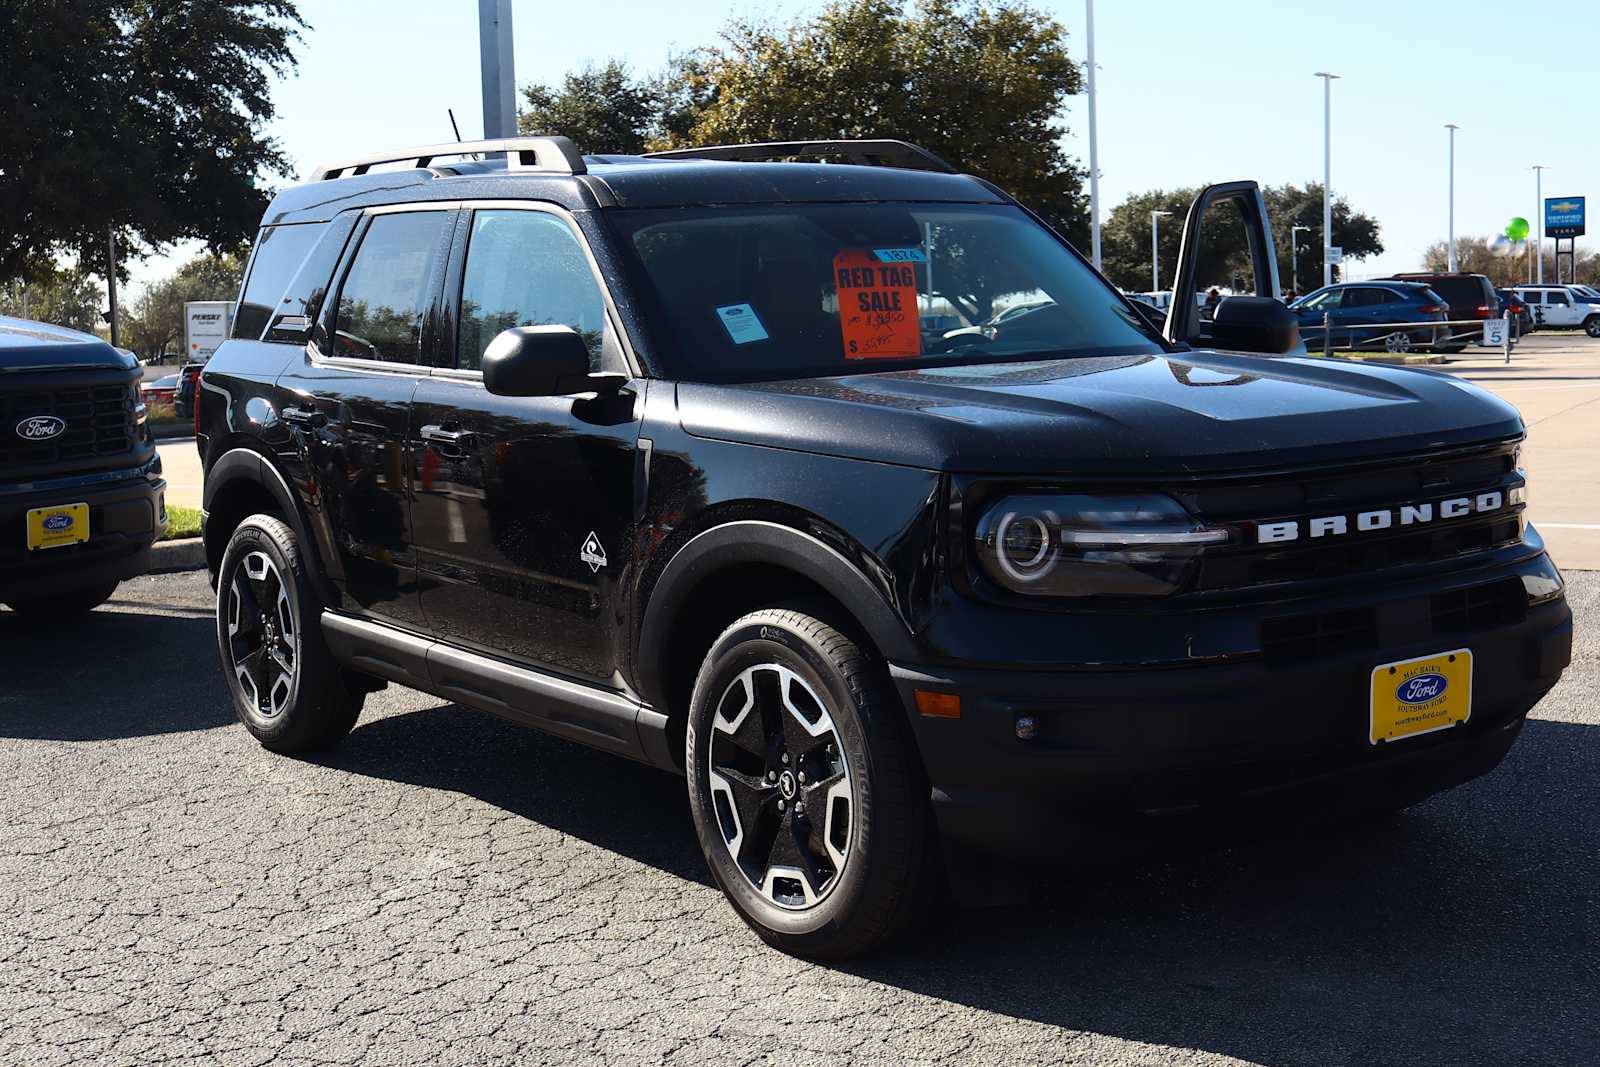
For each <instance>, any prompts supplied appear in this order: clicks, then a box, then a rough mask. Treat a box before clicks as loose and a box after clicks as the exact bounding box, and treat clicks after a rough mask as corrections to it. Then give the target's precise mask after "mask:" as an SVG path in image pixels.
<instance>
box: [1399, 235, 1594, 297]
mask: <svg viewBox="0 0 1600 1067" xmlns="http://www.w3.org/2000/svg"><path fill="white" fill-rule="evenodd" d="M1491 240H1493V238H1490V237H1457V238H1456V269H1457V270H1463V271H1470V272H1471V273H1474V274H1486V275H1488V277H1489V280H1490V281H1492V282H1494V284H1495V287H1496V288H1500V289H1504V288H1507V287H1509V286H1513V285H1527V284H1528V277H1529V274H1528V253H1531V252H1532V243H1530V244H1529V245H1528V246H1527V249H1526V250H1525V251H1524V252H1523V253H1521V254H1518V255H1512V256H1505V257H1503V258H1502V257H1499V256H1496V255H1495V254H1494V253H1493V252H1491V251H1490V250H1489V247H1490V246H1489V242H1490V241H1491ZM1449 267H1450V249H1449V246H1448V245H1447V244H1446V243H1445V242H1444V241H1438V242H1435V243H1434V244H1431V245H1429V246H1428V249H1427V251H1425V252H1423V253H1422V269H1423V270H1426V271H1444V270H1448V269H1449ZM1576 268H1577V280H1578V282H1579V283H1581V284H1583V285H1593V284H1595V283H1596V282H1600V254H1597V253H1594V252H1584V253H1582V254H1581V255H1579V256H1578V257H1577V262H1576ZM1561 276H1562V278H1563V279H1565V280H1567V281H1571V279H1570V278H1568V277H1567V264H1566V262H1565V261H1563V262H1562V264H1561ZM1544 278H1545V282H1546V283H1547V284H1553V283H1554V282H1555V278H1556V267H1555V256H1554V255H1553V254H1552V252H1551V250H1550V249H1549V248H1548V247H1546V249H1545V257H1544Z"/></svg>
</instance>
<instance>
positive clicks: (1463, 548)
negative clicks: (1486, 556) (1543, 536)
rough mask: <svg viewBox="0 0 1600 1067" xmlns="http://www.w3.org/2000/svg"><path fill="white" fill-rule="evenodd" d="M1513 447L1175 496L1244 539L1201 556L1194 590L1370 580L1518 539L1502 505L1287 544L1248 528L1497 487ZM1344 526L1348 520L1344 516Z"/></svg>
mask: <svg viewBox="0 0 1600 1067" xmlns="http://www.w3.org/2000/svg"><path fill="white" fill-rule="evenodd" d="M1515 468H1516V445H1515V443H1506V444H1500V445H1494V446H1489V447H1485V448H1480V449H1474V450H1470V451H1466V452H1460V453H1455V454H1453V455H1447V456H1442V457H1433V458H1428V457H1422V458H1416V459H1407V460H1398V461H1390V462H1387V463H1380V464H1364V465H1361V466H1356V467H1351V468H1348V469H1345V470H1341V471H1332V472H1327V471H1316V472H1308V473H1306V474H1301V475H1293V474H1291V475H1282V476H1278V477H1275V478H1270V479H1261V480H1255V481H1248V482H1247V481H1242V480H1240V481H1235V482H1230V483H1223V484H1218V485H1214V486H1205V487H1201V488H1198V489H1194V490H1191V491H1189V492H1187V493H1184V494H1180V496H1181V498H1182V499H1183V502H1184V504H1185V505H1186V506H1187V507H1188V508H1189V509H1190V510H1191V512H1192V513H1194V514H1196V515H1198V516H1200V518H1201V520H1202V521H1203V522H1204V523H1206V524H1207V525H1208V526H1228V525H1232V524H1236V525H1237V527H1238V528H1239V529H1240V530H1241V531H1242V534H1241V536H1242V538H1243V543H1238V544H1234V545H1231V546H1228V547H1225V548H1220V549H1216V550H1212V551H1208V552H1207V553H1205V555H1204V556H1203V558H1202V560H1201V562H1200V565H1199V568H1198V571H1197V573H1196V575H1195V578H1194V584H1193V588H1194V589H1196V590H1227V589H1247V588H1250V587H1252V586H1264V585H1272V584H1277V583H1283V582H1305V581H1328V580H1339V579H1346V578H1361V577H1366V576H1370V575H1372V574H1374V573H1376V572H1381V571H1385V570H1388V569H1390V568H1394V567H1403V566H1408V565H1413V564H1425V563H1437V562H1442V561H1448V560H1458V559H1461V558H1463V557H1469V556H1472V555H1476V554H1478V553H1481V552H1486V551H1489V550H1491V549H1494V548H1499V547H1502V546H1505V545H1512V544H1516V543H1517V542H1518V541H1520V540H1521V539H1522V520H1521V515H1520V510H1521V509H1520V508H1511V507H1503V508H1500V509H1497V510H1495V511H1492V512H1487V513H1482V514H1479V513H1473V514H1470V515H1466V516H1462V517H1460V518H1455V519H1443V518H1437V519H1435V520H1434V521H1431V522H1428V523H1425V524H1416V525H1409V526H1401V525H1399V524H1396V525H1394V526H1393V527H1391V528H1389V529H1385V530H1374V531H1369V532H1356V531H1354V530H1352V532H1351V533H1348V534H1343V535H1339V536H1327V537H1320V538H1315V539H1312V538H1309V537H1305V536H1302V537H1301V538H1300V539H1298V540H1295V541H1290V542H1280V543H1268V544H1256V543H1251V542H1250V538H1253V537H1254V530H1255V523H1257V522H1267V521H1277V520H1281V519H1295V520H1300V521H1301V522H1302V529H1303V527H1304V520H1308V519H1310V518H1313V517H1316V516H1331V515H1344V516H1354V515H1356V514H1359V513H1361V512H1363V511H1368V510H1374V509H1393V508H1398V507H1399V506H1401V505H1405V504H1418V503H1426V502H1433V501H1438V500H1440V499H1442V498H1448V497H1453V496H1476V494H1478V493H1480V492H1485V491H1493V490H1500V491H1504V490H1505V489H1506V488H1508V487H1509V486H1510V485H1511V484H1513V483H1515V482H1517V481H1518V479H1517V478H1516V476H1515ZM1352 525H1353V520H1352Z"/></svg>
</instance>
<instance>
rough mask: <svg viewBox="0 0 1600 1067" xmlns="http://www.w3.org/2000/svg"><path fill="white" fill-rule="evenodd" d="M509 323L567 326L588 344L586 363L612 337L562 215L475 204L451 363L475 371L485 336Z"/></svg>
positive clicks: (594, 361)
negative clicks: (477, 205)
mask: <svg viewBox="0 0 1600 1067" xmlns="http://www.w3.org/2000/svg"><path fill="white" fill-rule="evenodd" d="M513 326H571V327H572V328H573V329H574V330H577V331H578V333H579V334H581V335H582V336H583V339H584V341H585V343H587V344H588V346H589V366H590V369H592V370H598V369H600V367H601V366H602V365H603V364H604V362H605V360H604V358H603V354H604V352H605V350H606V349H607V348H608V347H614V346H615V345H616V343H617V342H616V338H615V337H614V336H613V335H612V333H611V325H610V320H609V319H608V317H607V316H606V307H605V300H604V298H603V297H602V296H601V293H600V286H599V285H598V284H597V283H596V282H595V279H594V273H593V272H592V271H591V270H590V269H589V260H588V257H587V256H585V255H584V251H583V246H582V245H581V244H579V243H578V238H577V236H576V235H575V234H574V233H573V232H572V230H571V229H570V228H569V227H568V226H567V224H566V222H564V221H563V220H562V219H560V218H559V217H557V216H555V215H551V214H548V213H546V212H543V211H523V210H516V209H507V210H484V211H478V212H475V213H474V214H473V216H472V232H471V235H470V236H469V237H468V240H467V264H466V270H465V271H464V273H463V274H462V279H461V326H460V333H459V334H458V336H457V339H456V366H457V367H459V368H461V369H463V370H477V369H478V368H479V367H481V366H482V365H483V352H484V349H486V348H488V347H489V342H490V341H493V340H494V339H495V336H496V335H497V334H499V333H500V332H501V331H502V330H508V329H510V328H511V327H513Z"/></svg>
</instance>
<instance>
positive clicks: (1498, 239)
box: [1489, 233, 1511, 259]
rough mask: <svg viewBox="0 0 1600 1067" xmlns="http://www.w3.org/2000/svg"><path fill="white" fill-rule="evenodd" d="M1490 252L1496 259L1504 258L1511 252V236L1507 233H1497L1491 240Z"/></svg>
mask: <svg viewBox="0 0 1600 1067" xmlns="http://www.w3.org/2000/svg"><path fill="white" fill-rule="evenodd" d="M1489 254H1490V255H1492V256H1494V257H1495V258H1496V259H1504V258H1505V257H1507V256H1509V255H1510V254H1511V238H1509V237H1507V236H1506V235H1505V234H1503V233H1501V234H1496V235H1495V238H1494V240H1492V241H1490V242H1489Z"/></svg>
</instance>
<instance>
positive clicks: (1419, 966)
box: [844, 720, 1600, 1067]
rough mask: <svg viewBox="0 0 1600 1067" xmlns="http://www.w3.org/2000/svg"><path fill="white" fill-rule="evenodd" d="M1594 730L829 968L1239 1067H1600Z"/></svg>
mask: <svg viewBox="0 0 1600 1067" xmlns="http://www.w3.org/2000/svg"><path fill="white" fill-rule="evenodd" d="M1597 780H1600V728H1596V727H1594V726H1586V725H1578V724H1572V723H1561V722H1549V721H1541V720H1535V721H1531V722H1529V723H1528V725H1527V727H1526V729H1525V730H1524V732H1523V735H1522V737H1521V739H1520V741H1519V742H1518V744H1517V746H1516V747H1515V748H1514V749H1513V750H1512V752H1511V755H1510V756H1509V757H1508V758H1507V760H1506V762H1505V764H1503V765H1502V766H1501V767H1500V768H1499V769H1498V770H1497V771H1495V772H1493V773H1492V774H1490V775H1489V776H1487V777H1485V778H1483V779H1480V780H1478V781H1476V782H1473V783H1469V784H1467V785H1465V786H1463V787H1461V788H1460V789H1458V790H1456V791H1454V792H1451V793H1448V794H1445V795H1443V796H1440V797H1436V798H1434V799H1433V800H1431V801H1429V802H1427V803H1425V804H1422V805H1420V806H1418V807H1417V808H1414V809H1412V810H1411V811H1410V812H1408V813H1407V814H1406V815H1404V816H1399V817H1395V818H1390V819H1383V820H1377V821H1369V822H1365V823H1361V824H1357V825H1353V826H1347V827H1343V828H1339V829H1332V828H1324V829H1320V830H1312V831H1300V832H1296V833H1287V834H1286V833H1282V832H1279V833H1277V834H1272V835H1266V836H1257V837H1256V838H1255V839H1253V840H1249V841H1247V842H1245V843H1241V844H1236V845H1234V846H1232V847H1228V848H1221V849H1217V850H1215V851H1212V852H1209V853H1200V852H1195V853H1193V854H1187V855H1183V856H1180V857H1178V858H1168V859H1162V858H1157V857H1151V858H1148V859H1146V860H1145V861H1143V862H1140V863H1132V864H1127V865H1124V866H1122V867H1120V868H1116V869H1112V870H1101V871H1092V870H1090V871H1083V872H1080V873H1079V874H1078V875H1062V874H1057V875H1054V876H1053V877H1052V879H1051V880H1050V881H1047V882H1043V883H1042V884H1038V885H1034V886H1031V887H1030V888H1031V889H1032V890H1033V892H1032V894H1030V895H1031V897H1032V901H1033V902H1032V903H1030V904H1028V905H1024V906H1022V907H1017V906H1012V907H1009V908H1008V909H1007V910H1005V911H1004V912H999V911H986V912H966V913H963V914H962V915H961V917H960V920H959V922H955V921H947V922H945V923H944V924H942V925H941V926H939V927H936V928H934V929H933V930H931V931H930V932H929V934H928V935H927V936H925V937H924V938H921V939H919V940H918V942H917V943H916V944H914V945H912V946H909V947H906V948H903V949H901V950H899V951H897V952H895V953H892V954H890V955H886V956H883V957H880V958H877V959H872V960H866V961H861V962H859V963H857V964H852V965H848V966H847V967H845V968H844V969H845V970H847V971H849V972H850V973H852V974H855V975H858V976H860V977H864V978H868V979H871V980H873V981H877V982H883V983H887V984H890V985H894V986H897V987H901V988H904V989H906V990H908V991H911V992H915V993H917V994H920V995H924V996H929V997H937V998H939V999H942V1000H946V1001H951V1002H955V1003H959V1004H965V1005H969V1006H972V1007H977V1008H982V1009H985V1010H988V1011H993V1012H996V1013H999V1014H1001V1015H1006V1016H1015V1017H1020V1018H1024V1019H1031V1020H1035V1021H1037V1022H1040V1023H1044V1024H1047V1025H1049V1026H1053V1027H1060V1028H1064V1029H1067V1030H1073V1031H1086V1032H1091V1033H1099V1034H1108V1035H1115V1036H1117V1037H1121V1038H1126V1039H1129V1040H1134V1041H1141V1042H1149V1043H1153V1044H1158V1045H1165V1046H1176V1047H1181V1048H1192V1049H1200V1050H1203V1051H1205V1052H1211V1053H1222V1054H1226V1055H1229V1056H1235V1057H1239V1058H1241V1059H1245V1060H1249V1061H1252V1062H1259V1063H1273V1064H1304V1065H1307V1067H1310V1065H1323V1064H1333V1063H1355V1064H1379V1063H1405V1064H1409V1065H1416V1064H1466V1063H1535V1062H1536V1063H1542V1064H1554V1063H1574V1064H1578V1063H1585V1064H1592V1063H1595V1062H1597V1061H1600V982H1597V978H1596V962H1597V955H1600V813H1597V805H1596V803H1595V800H1596V797H1595V790H1594V785H1593V783H1595V782H1596V781H1597Z"/></svg>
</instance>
